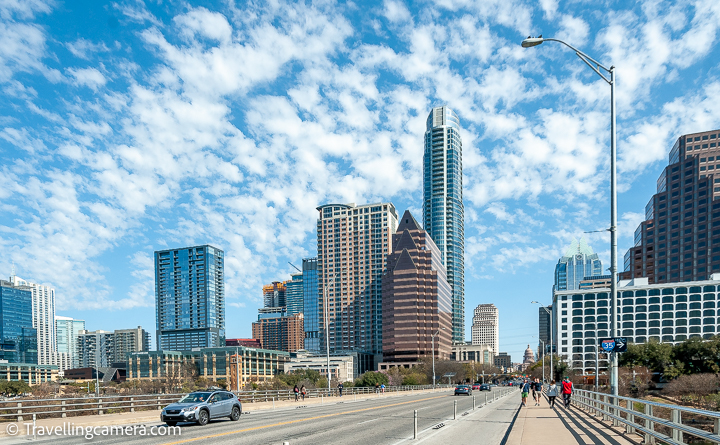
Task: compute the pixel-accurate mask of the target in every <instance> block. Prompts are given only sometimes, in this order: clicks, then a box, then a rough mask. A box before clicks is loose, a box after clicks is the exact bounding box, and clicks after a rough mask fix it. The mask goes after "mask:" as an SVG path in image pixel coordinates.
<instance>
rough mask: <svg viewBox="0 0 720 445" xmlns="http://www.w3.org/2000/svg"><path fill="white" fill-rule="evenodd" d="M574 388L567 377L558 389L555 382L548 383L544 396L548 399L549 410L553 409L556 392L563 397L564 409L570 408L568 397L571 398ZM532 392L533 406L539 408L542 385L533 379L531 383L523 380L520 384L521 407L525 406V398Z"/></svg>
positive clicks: (538, 380)
mask: <svg viewBox="0 0 720 445" xmlns="http://www.w3.org/2000/svg"><path fill="white" fill-rule="evenodd" d="M574 389H575V388H574V387H573V384H572V382H571V381H570V378H568V377H567V376H566V377H565V379H564V380H563V381H562V382H561V386H560V388H558V386H557V384H555V380H552V381H551V382H550V385H549V386H548V388H547V391H546V393H545V394H546V395H547V398H548V403H549V404H550V408H554V407H555V399H556V398H557V396H558V392H561V393H562V396H563V403H564V404H565V408H567V407H569V406H570V397H571V396H572V393H573V391H574ZM531 391H532V398H533V400H534V401H535V406H540V401H541V400H542V393H543V384H542V382H540V379H535V381H534V382H533V381H532V380H530V381H528V379H525V380H524V381H523V383H522V386H521V387H520V392H521V394H520V395H521V397H522V406H527V398H528V396H529V395H530V392H531Z"/></svg>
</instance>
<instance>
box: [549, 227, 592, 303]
mask: <svg viewBox="0 0 720 445" xmlns="http://www.w3.org/2000/svg"><path fill="white" fill-rule="evenodd" d="M600 275H602V262H601V261H600V258H599V257H598V254H597V253H595V252H593V250H592V248H591V247H590V246H589V245H588V243H587V241H585V238H580V241H578V240H577V239H575V238H573V240H572V243H570V247H568V248H567V250H566V251H565V255H563V256H562V257H561V258H560V260H558V263H557V265H556V266H555V287H554V290H556V291H561V290H575V289H580V282H581V281H582V280H584V279H585V278H586V277H593V276H600Z"/></svg>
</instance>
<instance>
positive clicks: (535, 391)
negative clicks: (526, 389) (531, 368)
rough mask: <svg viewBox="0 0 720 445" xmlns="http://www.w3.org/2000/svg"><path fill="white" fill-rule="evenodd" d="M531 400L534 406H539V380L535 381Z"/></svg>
mask: <svg viewBox="0 0 720 445" xmlns="http://www.w3.org/2000/svg"><path fill="white" fill-rule="evenodd" d="M533 398H534V399H535V406H540V399H542V382H541V381H540V379H535V385H534V386H533Z"/></svg>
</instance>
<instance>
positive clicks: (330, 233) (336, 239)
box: [317, 203, 398, 370]
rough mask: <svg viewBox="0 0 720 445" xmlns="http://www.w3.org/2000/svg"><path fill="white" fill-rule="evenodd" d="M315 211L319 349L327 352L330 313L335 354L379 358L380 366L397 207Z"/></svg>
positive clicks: (330, 206) (335, 206) (350, 206)
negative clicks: (387, 267) (385, 285)
mask: <svg viewBox="0 0 720 445" xmlns="http://www.w3.org/2000/svg"><path fill="white" fill-rule="evenodd" d="M317 210H318V212H319V216H318V221H317V235H318V260H317V267H318V281H319V283H318V293H319V294H320V295H319V296H320V298H319V308H318V312H319V314H318V315H319V323H318V327H319V330H320V344H321V348H320V349H321V350H325V341H326V340H325V320H326V318H325V317H326V314H325V311H327V321H328V326H329V330H328V334H329V335H328V336H329V339H330V340H329V346H330V351H331V352H340V351H343V352H344V351H358V352H365V353H369V354H375V355H376V356H377V361H378V362H379V361H380V360H381V359H382V357H381V354H382V276H383V273H384V272H385V260H386V257H387V254H388V252H389V248H390V239H391V237H392V234H393V233H395V229H396V228H397V224H398V222H397V212H396V211H395V207H394V206H393V205H392V204H390V203H378V204H368V205H361V206H358V205H355V204H328V205H324V206H320V207H318V208H317ZM326 300H327V301H326ZM371 369H373V370H374V369H376V367H375V366H374V365H373V367H372V368H371Z"/></svg>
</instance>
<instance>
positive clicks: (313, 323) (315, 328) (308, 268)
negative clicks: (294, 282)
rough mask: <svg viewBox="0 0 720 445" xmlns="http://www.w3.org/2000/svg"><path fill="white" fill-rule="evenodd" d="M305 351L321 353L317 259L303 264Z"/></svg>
mask: <svg viewBox="0 0 720 445" xmlns="http://www.w3.org/2000/svg"><path fill="white" fill-rule="evenodd" d="M302 286H303V314H304V316H305V320H304V329H305V349H307V350H308V351H313V352H319V351H320V337H319V336H320V326H319V320H320V317H319V314H318V310H319V305H318V303H319V299H320V297H319V294H318V268H317V258H305V259H303V264H302Z"/></svg>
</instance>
